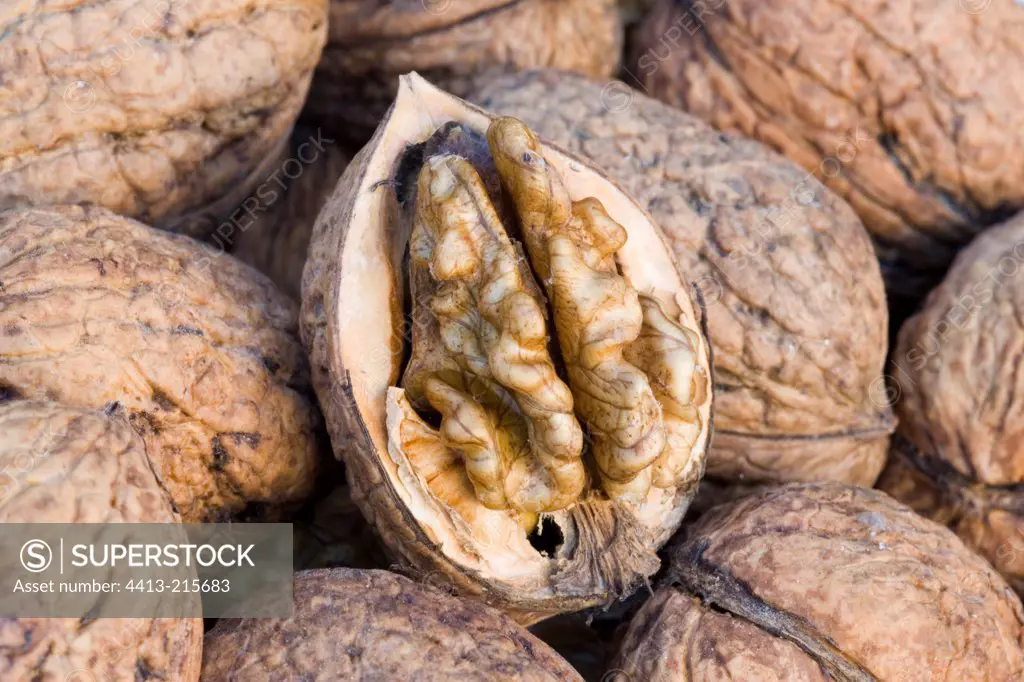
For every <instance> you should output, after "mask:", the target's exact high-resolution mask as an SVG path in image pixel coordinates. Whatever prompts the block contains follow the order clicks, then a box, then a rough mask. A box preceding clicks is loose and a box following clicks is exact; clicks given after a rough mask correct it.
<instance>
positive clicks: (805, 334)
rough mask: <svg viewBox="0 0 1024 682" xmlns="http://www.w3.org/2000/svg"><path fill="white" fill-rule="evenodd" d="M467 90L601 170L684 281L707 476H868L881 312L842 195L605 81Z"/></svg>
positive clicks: (879, 411) (883, 410)
mask: <svg viewBox="0 0 1024 682" xmlns="http://www.w3.org/2000/svg"><path fill="white" fill-rule="evenodd" d="M618 86H622V87H618ZM474 101H476V102H477V103H479V104H480V105H481V106H483V107H485V108H487V109H490V110H493V111H495V112H498V113H504V114H508V115H510V116H516V117H519V118H521V119H522V120H523V121H524V122H526V124H527V125H530V126H532V127H533V128H534V129H535V130H536V131H537V133H538V134H539V135H541V136H542V137H544V138H546V139H548V140H551V141H552V142H554V143H556V144H558V145H561V146H562V147H564V148H565V149H567V150H569V151H570V152H573V153H576V154H579V155H581V156H583V157H585V158H587V159H590V160H591V161H593V162H594V163H595V164H597V165H599V166H600V167H602V168H604V169H605V170H606V171H607V173H608V174H609V175H610V176H611V178H612V179H613V180H615V181H616V182H617V183H619V185H620V186H621V187H622V188H623V189H625V190H626V191H627V192H628V193H630V195H631V196H633V197H634V198H635V199H636V200H637V201H638V202H639V203H640V205H641V206H643V207H644V208H646V209H647V210H648V211H649V212H650V214H651V215H652V216H653V217H654V219H655V221H656V222H657V224H658V225H659V227H661V229H662V230H663V231H664V232H665V234H666V236H667V237H668V239H669V241H670V243H671V245H672V247H673V250H674V254H675V257H676V259H677V261H678V262H679V265H680V267H681V268H682V270H683V271H684V272H686V273H688V274H689V276H690V277H692V278H694V279H695V281H696V284H697V286H698V287H699V288H700V289H701V291H702V292H703V297H704V300H705V302H706V306H707V318H708V328H709V338H710V339H711V344H712V348H713V350H714V364H715V383H716V385H715V391H716V396H715V439H714V442H713V444H712V448H711V453H710V455H709V457H708V463H707V476H708V478H710V479H715V480H714V483H715V485H716V486H718V484H720V483H724V484H727V485H728V486H731V487H732V488H733V489H734V490H736V489H738V486H740V485H745V484H761V483H772V482H785V481H809V480H819V479H821V480H824V479H830V480H838V481H842V482H846V483H852V484H855V485H865V486H870V485H872V484H873V483H874V481H875V479H876V477H877V476H878V474H879V472H880V471H881V469H882V467H883V465H884V463H885V455H886V450H887V448H888V443H889V434H890V432H891V431H892V429H893V428H894V426H895V425H894V422H893V419H892V415H891V410H890V408H889V403H888V400H887V399H886V396H885V395H884V390H883V388H884V386H883V383H882V368H883V366H884V363H885V355H886V347H887V342H886V338H887V333H888V331H887V324H888V314H887V310H886V307H885V293H884V291H883V286H882V280H881V276H880V274H879V270H878V263H877V261H876V259H875V256H874V253H873V252H872V249H871V244H870V241H869V239H868V237H867V234H866V233H865V231H864V228H863V227H862V226H861V224H860V222H859V221H858V220H857V217H856V216H855V215H854V214H853V212H852V211H851V210H850V208H849V207H848V206H847V205H846V204H844V203H843V202H842V201H841V200H840V199H838V198H837V197H836V196H835V195H833V194H832V193H831V192H829V191H828V190H827V189H825V188H824V187H823V186H821V185H820V184H819V183H818V182H817V181H816V180H814V179H813V178H810V177H808V176H807V174H806V173H804V172H802V171H801V170H800V169H799V168H798V167H797V166H796V165H794V164H792V163H791V162H789V161H787V160H785V159H783V158H781V157H779V156H777V155H775V154H773V153H771V152H770V151H768V150H767V149H765V148H764V147H763V146H762V145H760V144H758V143H756V142H753V141H750V140H745V139H740V138H737V137H732V136H727V135H722V134H719V133H716V132H715V131H713V130H712V129H711V128H710V127H709V126H707V125H706V124H704V123H702V122H700V121H698V120H697V119H695V118H693V117H691V116H688V115H687V114H684V113H682V112H680V111H678V110H675V109H672V108H670V107H668V106H666V105H664V104H661V103H660V102H656V101H654V100H652V99H650V98H648V97H645V96H643V95H642V94H640V93H637V92H633V91H631V90H629V89H628V88H626V87H625V86H623V84H621V83H611V84H608V85H604V86H602V84H600V83H594V82H590V81H587V80H585V79H583V78H579V77H574V76H571V75H569V74H563V73H558V72H554V71H537V72H529V73H524V74H514V75H509V76H506V77H504V78H500V79H497V80H494V81H492V82H489V83H486V84H484V85H483V86H482V87H481V88H480V89H479V90H478V92H477V93H476V94H475V95H474ZM722 494H726V493H725V492H722V493H719V492H716V493H714V494H713V495H712V497H718V496H720V495H722ZM704 496H705V494H704V488H703V487H702V493H701V497H702V498H703V497H704Z"/></svg>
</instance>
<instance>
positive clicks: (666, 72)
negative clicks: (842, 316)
mask: <svg viewBox="0 0 1024 682" xmlns="http://www.w3.org/2000/svg"><path fill="white" fill-rule="evenodd" d="M638 34H639V35H638V37H637V41H636V45H635V46H634V49H633V50H632V54H631V56H630V58H629V59H628V63H629V69H630V71H631V72H633V73H634V75H635V76H636V77H637V79H638V80H639V81H640V83H642V85H643V88H644V89H645V91H646V92H649V93H651V94H652V95H653V96H654V97H657V98H658V99H662V100H664V101H666V102H669V103H671V104H674V105H677V106H680V107H683V108H684V109H686V110H687V111H690V112H692V113H693V114H695V115H697V116H699V117H701V118H703V119H705V120H707V121H710V122H711V123H713V124H714V125H715V126H716V127H718V128H719V129H721V130H726V131H738V132H742V133H744V134H746V135H749V136H751V137H754V138H756V139H758V140H761V141H763V142H765V143H767V144H769V145H771V146H773V147H775V148H776V149H778V150H780V151H781V152H782V153H784V154H785V155H787V156H788V157H790V158H791V159H793V160H794V161H796V162H798V163H799V164H801V165H802V166H804V167H805V168H806V169H807V170H809V171H812V172H814V173H815V175H816V176H817V177H818V178H819V179H821V180H823V181H824V182H826V184H828V185H829V187H830V188H831V189H832V190H834V191H835V192H836V193H838V194H839V195H840V196H842V197H843V198H845V199H846V200H847V201H848V202H849V203H850V205H851V206H853V208H854V210H856V211H857V213H858V214H860V216H861V218H862V219H863V220H864V224H865V225H866V226H867V228H868V230H869V231H870V232H871V234H872V235H873V236H874V237H875V240H876V242H877V244H878V247H879V255H880V257H881V259H882V264H883V271H884V274H885V278H886V282H887V284H888V285H889V286H890V288H891V289H892V290H893V291H895V292H897V293H899V294H903V295H912V296H916V295H920V294H923V293H924V292H925V291H927V289H928V288H929V287H930V286H931V284H932V283H933V282H935V281H936V280H937V279H938V278H939V277H941V275H942V272H943V271H944V270H945V268H946V266H947V265H948V264H949V262H950V261H951V260H952V258H953V256H954V255H955V254H956V251H957V249H958V248H959V247H960V246H962V245H963V244H965V243H967V242H968V241H970V239H971V237H972V236H974V235H975V234H977V233H978V232H979V231H981V230H983V229H984V228H986V227H988V226H990V225H993V224H995V223H998V222H999V221H1000V220H1002V219H1003V218H1005V217H1006V216H1007V214H1008V212H1012V211H1014V210H1016V209H1019V208H1021V207H1022V206H1024V170H1022V167H1024V165H1022V163H1021V159H1022V158H1024V140H1022V139H1021V136H1020V130H1021V129H1022V128H1024V42H1022V39H1021V36H1022V35H1024V8H1022V7H1021V5H1020V3H1017V2H1014V1H1013V0H994V1H993V0H981V1H979V0H964V1H963V2H946V1H945V0H923V1H922V0H896V1H895V2H884V3H879V2H867V3H864V2H850V1H847V0H799V1H798V2H788V1H784V0H769V1H766V0H730V1H729V2H726V1H725V0H708V1H707V2H703V1H702V2H678V1H677V0H660V2H659V3H658V5H657V6H656V7H655V8H654V9H653V10H652V11H651V13H650V14H649V15H648V17H647V19H646V20H645V21H644V24H643V25H642V27H641V29H640V30H639V31H638Z"/></svg>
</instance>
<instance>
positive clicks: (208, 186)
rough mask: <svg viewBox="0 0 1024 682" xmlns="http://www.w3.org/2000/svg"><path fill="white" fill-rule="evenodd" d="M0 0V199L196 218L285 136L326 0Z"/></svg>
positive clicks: (320, 34)
mask: <svg viewBox="0 0 1024 682" xmlns="http://www.w3.org/2000/svg"><path fill="white" fill-rule="evenodd" d="M4 4H5V5H7V7H5V10H4V12H3V13H2V14H0V73H3V81H4V87H3V92H4V95H3V101H2V104H0V210H2V209H9V208H15V207H25V206H36V205H43V204H53V203H73V204H94V205H99V206H104V207H106V208H109V209H111V210H113V211H116V212H117V213H121V214H123V215H127V216H131V217H135V218H138V219H140V220H142V221H144V222H146V223H149V224H153V225H157V226H159V227H164V228H168V229H172V230H175V231H178V232H187V233H189V234H192V235H199V234H205V233H207V232H208V231H209V229H210V228H211V227H212V226H214V225H215V224H216V222H215V221H216V220H217V219H218V218H219V217H220V216H221V215H222V214H225V213H227V212H228V211H230V210H231V209H232V208H233V207H234V206H235V205H236V204H237V203H238V202H239V201H240V200H241V199H242V198H243V197H245V196H246V195H247V194H248V193H249V191H250V190H251V189H252V188H253V187H254V186H255V183H256V181H257V180H258V179H259V177H260V175H261V168H260V166H261V163H263V162H264V161H265V159H267V158H268V157H270V156H271V155H272V153H273V152H274V151H275V149H276V148H277V147H278V146H279V145H283V144H284V143H285V141H286V138H287V136H288V133H289V130H290V129H291V126H292V123H293V122H294V121H295V118H296V117H297V115H298V112H299V109H300V108H301V107H302V102H303V100H304V99H305V97H306V91H307V89H308V88H309V82H310V80H311V78H312V75H313V68H314V67H315V65H316V63H317V60H318V59H319V57H320V53H321V50H322V48H323V45H324V42H325V40H326V33H327V28H326V24H327V21H326V20H327V13H326V6H325V0H261V1H260V2H255V1H254V0H187V1H185V0H137V1H136V2H123V1H121V0H65V1H63V2H60V3H57V4H54V3H33V2H13V3H4Z"/></svg>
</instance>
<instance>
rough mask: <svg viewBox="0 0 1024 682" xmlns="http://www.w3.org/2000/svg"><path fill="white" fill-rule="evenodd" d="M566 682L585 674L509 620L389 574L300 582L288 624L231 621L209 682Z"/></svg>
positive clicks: (303, 574)
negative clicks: (306, 681) (307, 681)
mask: <svg viewBox="0 0 1024 682" xmlns="http://www.w3.org/2000/svg"><path fill="white" fill-rule="evenodd" d="M307 678H309V679H313V678H317V679H321V678H322V679H338V680H356V679H367V680H369V679H379V680H425V681H432V680H438V681H440V680H452V679H459V680H508V681H509V682H511V681H512V680H531V681H532V680H537V681H538V682H539V681H541V680H566V681H573V682H576V681H579V680H581V678H580V676H579V675H578V674H577V673H576V671H574V670H573V669H572V667H571V666H570V665H569V664H568V663H566V662H565V661H564V660H562V659H561V658H560V657H559V656H558V655H557V654H556V653H555V652H554V651H552V650H551V649H550V648H549V647H548V646H547V645H546V644H544V643H543V642H541V641H540V640H539V639H537V638H535V637H534V636H533V635H531V634H530V633H529V632H528V631H527V630H525V629H524V628H522V627H520V626H519V625H517V624H516V623H515V622H514V621H512V620H511V619H510V618H508V617H507V616H505V615H503V614H501V613H499V612H498V611H495V610H494V609H491V608H489V607H487V606H484V605H483V604H480V603H479V602H474V601H464V600H459V599H456V598H455V597H452V596H451V595H448V594H445V593H444V592H442V591H441V590H438V589H436V588H433V587H428V586H425V585H419V584H417V583H414V582H412V581H410V580H408V579H407V578H403V577H401V576H398V575H394V574H392V573H388V572H386V571H360V570H355V569H342V568H337V569H321V570H312V571H300V572H299V573H297V574H296V575H295V613H294V615H293V616H292V617H291V618H289V619H287V620H265V619H241V620H223V621H221V622H220V623H218V624H217V626H216V627H215V628H214V629H213V630H212V631H210V633H209V634H208V635H207V636H206V642H205V646H204V651H203V680H204V681H205V682H221V681H224V682H227V681H228V680H238V679H245V680H250V681H251V682H264V681H265V682H270V680H280V679H307Z"/></svg>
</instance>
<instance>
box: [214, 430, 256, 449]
mask: <svg viewBox="0 0 1024 682" xmlns="http://www.w3.org/2000/svg"><path fill="white" fill-rule="evenodd" d="M223 435H225V436H229V437H230V438H231V440H233V441H235V445H241V444H242V443H245V444H246V445H247V446H249V447H250V448H255V447H259V444H260V440H261V437H260V434H258V433H251V432H248V431H232V432H230V433H225V434H223Z"/></svg>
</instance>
